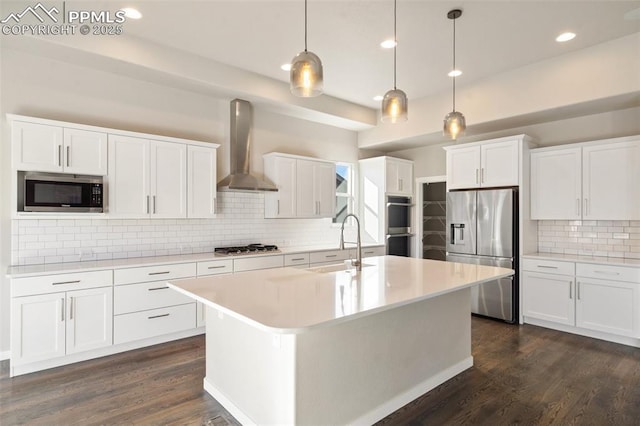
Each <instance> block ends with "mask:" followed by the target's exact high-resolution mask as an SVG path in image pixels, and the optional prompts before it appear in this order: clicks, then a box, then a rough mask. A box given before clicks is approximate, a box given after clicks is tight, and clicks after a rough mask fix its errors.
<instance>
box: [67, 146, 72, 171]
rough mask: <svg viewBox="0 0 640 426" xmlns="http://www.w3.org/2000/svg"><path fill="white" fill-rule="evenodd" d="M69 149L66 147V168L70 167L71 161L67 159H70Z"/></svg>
mask: <svg viewBox="0 0 640 426" xmlns="http://www.w3.org/2000/svg"><path fill="white" fill-rule="evenodd" d="M69 148H70V147H69V146H67V167H69V166H70V165H71V160H69V157H70V155H69Z"/></svg>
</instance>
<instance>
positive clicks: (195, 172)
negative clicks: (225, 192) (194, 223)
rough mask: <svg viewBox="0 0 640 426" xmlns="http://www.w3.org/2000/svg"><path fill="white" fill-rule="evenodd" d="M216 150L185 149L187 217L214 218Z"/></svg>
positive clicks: (198, 147)
mask: <svg viewBox="0 0 640 426" xmlns="http://www.w3.org/2000/svg"><path fill="white" fill-rule="evenodd" d="M216 182H217V173H216V149H215V148H207V147H202V146H195V145H189V146H188V147H187V216H188V217H191V218H210V217H215V216H216Z"/></svg>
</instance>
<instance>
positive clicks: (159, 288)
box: [149, 287, 169, 291]
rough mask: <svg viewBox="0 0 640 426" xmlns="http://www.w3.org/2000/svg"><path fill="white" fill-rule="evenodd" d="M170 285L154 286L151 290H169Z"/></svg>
mask: <svg viewBox="0 0 640 426" xmlns="http://www.w3.org/2000/svg"><path fill="white" fill-rule="evenodd" d="M168 289H169V287H154V288H150V289H149V291H156V290H168Z"/></svg>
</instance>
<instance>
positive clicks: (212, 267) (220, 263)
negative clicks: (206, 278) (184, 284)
mask: <svg viewBox="0 0 640 426" xmlns="http://www.w3.org/2000/svg"><path fill="white" fill-rule="evenodd" d="M232 272H233V259H225V260H211V261H208V262H198V276H199V277H201V276H203V275H217V274H230V273H232Z"/></svg>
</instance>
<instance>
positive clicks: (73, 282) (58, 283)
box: [51, 280, 81, 285]
mask: <svg viewBox="0 0 640 426" xmlns="http://www.w3.org/2000/svg"><path fill="white" fill-rule="evenodd" d="M80 281H81V280H76V281H60V282H57V283H51V285H61V284H78V283H79V282H80Z"/></svg>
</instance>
